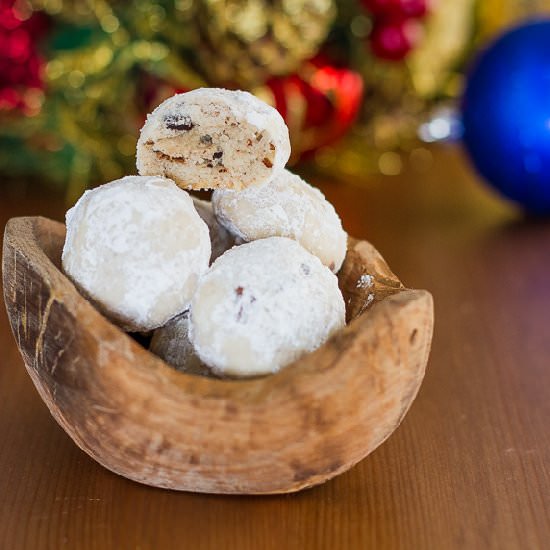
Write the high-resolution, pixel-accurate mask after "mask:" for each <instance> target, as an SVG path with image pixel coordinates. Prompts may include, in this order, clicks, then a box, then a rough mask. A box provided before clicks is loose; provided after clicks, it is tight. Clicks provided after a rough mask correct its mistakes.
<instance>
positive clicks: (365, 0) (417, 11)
mask: <svg viewBox="0 0 550 550" xmlns="http://www.w3.org/2000/svg"><path fill="white" fill-rule="evenodd" d="M361 1H362V4H363V6H364V7H365V8H366V9H367V10H368V11H370V12H371V13H372V14H373V15H374V16H375V17H383V18H385V19H388V18H391V19H395V18H402V19H408V18H411V17H413V18H420V17H424V16H425V15H426V13H427V12H428V2H427V0H361Z"/></svg>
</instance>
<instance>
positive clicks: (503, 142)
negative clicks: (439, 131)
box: [462, 20, 550, 214]
mask: <svg viewBox="0 0 550 550" xmlns="http://www.w3.org/2000/svg"><path fill="white" fill-rule="evenodd" d="M462 123H463V126H464V134H463V141H464V144H465V146H466V149H467V150H468V152H469V154H470V156H471V158H472V160H473V162H474V164H475V166H476V168H477V169H478V170H479V172H480V173H481V174H482V175H483V176H484V177H485V178H486V179H487V180H488V181H489V182H490V183H491V184H492V185H493V186H494V187H495V188H497V189H498V190H499V191H500V192H501V193H502V194H503V195H505V196H506V197H508V198H510V199H512V200H514V201H516V202H518V203H520V204H522V205H523V206H524V207H525V208H526V209H527V210H528V211H530V212H532V213H535V214H550V20H543V21H537V22H531V23H527V24H524V25H521V26H520V27H517V28H514V29H512V30H510V31H509V32H507V33H506V34H504V35H503V36H501V37H500V38H499V39H498V40H497V41H496V42H494V43H493V44H492V46H490V47H489V48H488V49H487V50H486V51H484V52H483V53H481V55H480V56H479V58H478V59H477V61H476V63H475V64H474V66H473V69H472V71H471V73H470V75H469V78H468V80H467V84H466V90H465V92H464V97H463V101H462Z"/></svg>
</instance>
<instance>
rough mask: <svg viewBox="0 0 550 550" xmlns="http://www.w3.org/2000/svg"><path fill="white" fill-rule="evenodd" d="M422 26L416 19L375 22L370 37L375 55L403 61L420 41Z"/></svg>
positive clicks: (389, 59)
mask: <svg viewBox="0 0 550 550" xmlns="http://www.w3.org/2000/svg"><path fill="white" fill-rule="evenodd" d="M421 37H422V26H421V25H420V23H418V22H417V21H415V20H414V19H393V20H392V19H390V20H385V19H380V20H375V22H374V27H373V29H372V33H371V35H370V37H369V41H370V46H371V49H372V52H373V53H374V55H376V56H377V57H379V58H381V59H386V60H388V61H401V60H402V59H403V58H404V57H405V56H406V55H407V54H408V53H409V52H410V51H411V50H412V49H413V48H414V47H415V46H416V45H417V44H418V42H419V41H420V38H421Z"/></svg>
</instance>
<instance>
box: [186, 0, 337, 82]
mask: <svg viewBox="0 0 550 550" xmlns="http://www.w3.org/2000/svg"><path fill="white" fill-rule="evenodd" d="M193 6H194V10H195V19H194V22H195V25H196V27H195V31H196V35H195V36H196V46H195V50H196V52H195V54H196V56H197V64H196V65H197V67H198V69H199V71H200V72H201V73H202V74H204V76H205V77H206V79H207V80H208V81H209V83H210V84H215V85H220V86H232V87H234V86H241V87H245V88H250V87H253V86H256V85H259V84H262V83H263V82H264V81H265V80H266V79H267V78H268V77H269V76H274V75H284V74H288V73H291V72H293V71H295V70H296V69H297V68H298V67H299V65H300V63H301V62H302V61H304V60H305V59H308V58H310V57H312V56H313V55H314V54H315V53H316V52H317V50H318V48H319V47H320V45H321V44H322V43H323V41H324V39H325V38H326V36H327V34H328V31H329V29H330V25H331V23H332V21H333V17H334V15H335V8H334V4H333V0H195V2H194V4H193Z"/></svg>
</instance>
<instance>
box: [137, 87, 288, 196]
mask: <svg viewBox="0 0 550 550" xmlns="http://www.w3.org/2000/svg"><path fill="white" fill-rule="evenodd" d="M289 156H290V141H289V137H288V129H287V127H286V125H285V123H284V120H283V118H282V117H281V115H280V114H279V113H278V112H277V111H276V110H275V109H274V108H273V107H270V106H269V105H267V104H266V103H264V102H263V101H261V100H259V99H258V98H256V97H254V96H253V95H251V94H249V93H248V92H240V91H236V92H235V91H229V90H222V89H217V88H199V89H197V90H193V91H191V92H186V93H184V94H178V95H175V96H173V97H171V98H169V99H167V100H166V101H165V102H164V103H161V104H160V105H159V106H158V107H157V108H156V109H155V110H154V111H153V113H152V114H150V115H149V116H148V117H147V121H146V122H145V125H144V126H143V128H142V129H141V136H140V138H139V141H138V144H137V168H138V172H139V173H140V174H143V175H159V174H160V175H163V176H167V177H169V178H172V179H173V180H174V181H175V182H176V183H177V184H178V185H179V186H180V187H184V188H185V189H216V188H220V187H224V188H228V189H243V188H245V187H248V186H249V185H257V184H260V183H263V182H265V181H267V180H268V179H269V178H271V177H272V176H273V174H275V173H276V172H277V171H279V170H281V169H282V168H283V166H284V165H285V164H286V162H287V160H288V158H289Z"/></svg>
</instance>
